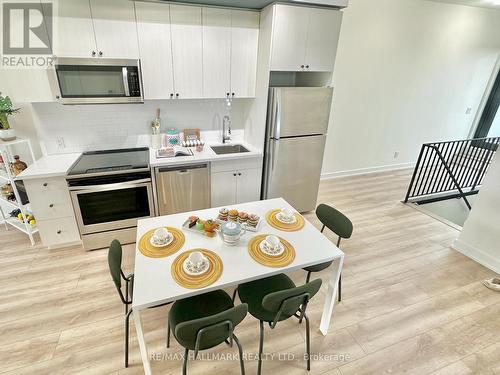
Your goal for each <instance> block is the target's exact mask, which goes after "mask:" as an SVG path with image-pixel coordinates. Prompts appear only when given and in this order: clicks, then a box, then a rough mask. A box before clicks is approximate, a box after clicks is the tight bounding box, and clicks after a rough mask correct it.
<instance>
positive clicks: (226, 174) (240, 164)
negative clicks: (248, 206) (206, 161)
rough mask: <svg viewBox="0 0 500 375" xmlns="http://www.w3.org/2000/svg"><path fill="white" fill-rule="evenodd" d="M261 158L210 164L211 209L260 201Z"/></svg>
mask: <svg viewBox="0 0 500 375" xmlns="http://www.w3.org/2000/svg"><path fill="white" fill-rule="evenodd" d="M261 164H262V158H253V159H248V160H246V159H241V160H236V161H223V162H214V163H212V176H211V177H212V183H211V184H212V186H211V191H212V193H211V194H212V199H211V202H212V207H218V206H230V205H234V204H238V203H245V202H250V201H256V200H259V199H260V183H261V177H262V166H261Z"/></svg>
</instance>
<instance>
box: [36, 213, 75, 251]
mask: <svg viewBox="0 0 500 375" xmlns="http://www.w3.org/2000/svg"><path fill="white" fill-rule="evenodd" d="M35 217H36V214H35ZM37 226H38V231H39V233H40V237H41V238H42V243H43V244H44V245H45V246H47V247H56V246H63V245H64V244H70V243H76V242H79V241H80V234H79V233H78V226H77V225H76V220H75V218H74V217H64V218H60V219H48V220H37Z"/></svg>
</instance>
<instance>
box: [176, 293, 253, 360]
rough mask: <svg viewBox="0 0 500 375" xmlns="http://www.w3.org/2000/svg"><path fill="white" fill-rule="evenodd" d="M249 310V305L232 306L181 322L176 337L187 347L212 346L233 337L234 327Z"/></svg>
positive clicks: (201, 347) (203, 347)
mask: <svg viewBox="0 0 500 375" xmlns="http://www.w3.org/2000/svg"><path fill="white" fill-rule="evenodd" d="M247 312H248V305H247V304H246V303H243V304H241V305H238V306H235V307H232V308H230V309H228V310H226V311H223V312H220V313H218V314H215V315H210V316H206V317H203V318H199V319H194V320H189V321H187V322H182V323H179V324H178V325H177V326H176V327H175V332H174V333H175V337H176V338H177V341H179V344H181V345H182V346H184V347H185V348H189V349H195V350H196V351H197V350H202V349H208V348H212V347H214V346H217V345H219V344H220V343H222V342H224V341H225V340H226V339H228V338H229V339H232V334H233V329H234V328H235V327H236V326H237V325H238V324H240V323H241V321H242V320H243V319H245V316H246V315H247Z"/></svg>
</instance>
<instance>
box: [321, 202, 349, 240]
mask: <svg viewBox="0 0 500 375" xmlns="http://www.w3.org/2000/svg"><path fill="white" fill-rule="evenodd" d="M316 216H317V217H318V219H319V220H320V221H321V223H322V224H323V225H324V226H326V227H327V228H328V229H330V230H331V231H332V232H334V233H335V234H336V235H337V236H339V237H341V238H349V237H351V235H352V229H353V226H352V222H351V220H349V218H348V217H347V216H345V215H344V214H343V213H342V212H340V211H338V210H336V209H335V208H333V207H331V206H329V205H327V204H324V203H322V204H320V205H319V206H318V208H316Z"/></svg>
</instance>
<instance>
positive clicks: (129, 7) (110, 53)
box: [90, 0, 139, 59]
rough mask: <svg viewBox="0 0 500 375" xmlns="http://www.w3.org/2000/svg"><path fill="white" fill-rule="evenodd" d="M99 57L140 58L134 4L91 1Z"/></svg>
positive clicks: (117, 1)
mask: <svg viewBox="0 0 500 375" xmlns="http://www.w3.org/2000/svg"><path fill="white" fill-rule="evenodd" d="M90 5H91V10H92V20H93V23H94V30H95V36H96V43H97V48H98V55H99V56H102V57H112V58H131V59H136V58H138V57H139V47H138V43H137V28H136V25H135V10H134V3H133V2H131V1H123V0H90Z"/></svg>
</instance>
